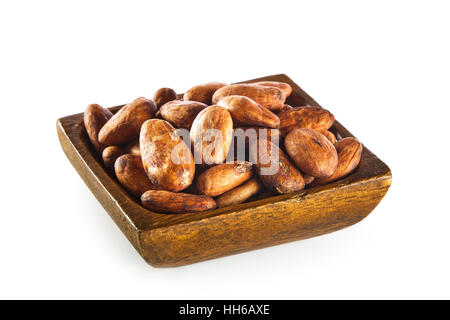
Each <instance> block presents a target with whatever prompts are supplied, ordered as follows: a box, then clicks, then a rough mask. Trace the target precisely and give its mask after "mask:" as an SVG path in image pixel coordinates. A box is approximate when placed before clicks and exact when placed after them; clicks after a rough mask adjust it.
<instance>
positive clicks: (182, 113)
mask: <svg viewBox="0 0 450 320" xmlns="http://www.w3.org/2000/svg"><path fill="white" fill-rule="evenodd" d="M206 107H208V106H207V105H206V104H204V103H201V102H197V101H183V100H174V101H170V102H168V103H166V104H165V105H163V106H162V107H161V109H160V112H161V117H162V118H163V119H164V120H166V121H169V122H170V123H171V124H172V125H173V126H174V127H175V128H183V129H187V130H190V129H191V127H192V123H193V122H194V119H195V118H196V117H197V115H198V114H199V112H200V111H202V110H203V109H205V108H206Z"/></svg>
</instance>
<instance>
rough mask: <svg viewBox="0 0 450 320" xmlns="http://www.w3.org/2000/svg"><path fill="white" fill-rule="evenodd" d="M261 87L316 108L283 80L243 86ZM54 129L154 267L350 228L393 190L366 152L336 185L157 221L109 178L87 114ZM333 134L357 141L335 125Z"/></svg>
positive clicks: (72, 159)
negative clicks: (273, 86) (273, 87)
mask: <svg viewBox="0 0 450 320" xmlns="http://www.w3.org/2000/svg"><path fill="white" fill-rule="evenodd" d="M262 80H272V81H282V82H286V83H289V84H290V85H291V86H292V88H293V92H292V95H291V96H290V97H289V99H288V101H287V103H289V104H291V105H293V106H300V105H306V104H309V105H318V103H317V102H316V101H314V100H313V99H312V98H311V97H310V96H309V95H308V94H307V93H305V92H304V91H303V90H302V89H301V88H300V87H299V86H298V85H296V84H295V83H294V82H293V81H292V80H291V79H290V78H289V77H288V76H286V75H284V74H279V75H273V76H268V77H263V78H259V79H253V80H250V81H245V82H255V81H262ZM119 108H120V106H118V107H114V108H111V110H112V111H113V112H114V111H117V110H118V109H119ZM330 111H331V112H332V110H330ZM57 130H58V137H59V140H60V142H61V146H62V148H63V150H64V152H65V154H66V155H67V157H68V158H69V160H70V162H71V163H72V165H73V166H74V167H75V169H76V170H77V172H78V174H79V175H80V176H81V178H82V179H83V180H84V182H85V183H86V184H87V186H88V187H89V189H90V190H91V191H92V192H93V193H94V195H95V196H96V198H97V199H98V201H100V203H101V204H102V206H103V207H104V208H105V210H106V211H107V212H108V213H109V215H110V216H111V218H112V219H113V220H114V222H115V223H116V224H117V225H118V226H119V228H120V230H122V232H123V233H124V234H125V235H126V237H127V238H128V240H129V241H130V242H131V243H132V244H133V246H134V247H135V248H136V250H137V251H138V252H139V253H140V255H141V256H142V257H143V258H144V259H145V261H147V262H148V263H149V264H150V265H152V266H155V267H172V266H180V265H185V264H190V263H194V262H199V261H203V260H207V259H213V258H217V257H222V256H226V255H231V254H235V253H239V252H244V251H248V250H252V249H258V248H263V247H267V246H271V245H276V244H280V243H285V242H289V241H294V240H300V239H306V238H311V237H315V236H318V235H322V234H325V233H329V232H333V231H336V230H339V229H342V228H345V227H348V226H350V225H352V224H355V223H357V222H359V221H361V220H362V219H364V218H365V217H366V216H367V215H368V214H369V213H370V212H371V211H372V210H373V209H374V208H375V207H376V206H377V204H378V203H379V202H380V201H381V199H382V198H383V196H384V195H385V194H386V192H387V190H388V189H389V186H390V185H391V172H390V170H389V168H388V166H387V165H386V164H384V163H383V162H382V161H381V160H380V159H378V158H377V157H376V156H375V155H374V154H373V153H372V152H370V151H369V150H368V149H367V148H366V147H363V152H362V158H361V163H360V165H359V167H358V168H357V169H356V170H355V171H354V172H353V173H352V174H350V175H349V176H347V177H346V178H344V179H342V180H339V181H336V182H334V183H330V184H327V185H324V186H319V187H314V188H310V189H305V190H302V191H300V192H296V193H292V194H285V195H278V196H273V197H269V198H265V199H262V200H257V201H253V202H249V203H244V204H240V205H235V206H230V207H226V208H221V209H216V210H210V211H205V212H202V213H186V214H160V213H156V212H151V211H149V210H147V209H145V208H144V207H142V206H141V205H140V203H139V199H137V198H134V197H133V196H131V195H130V194H129V193H128V192H127V191H126V190H125V189H124V188H123V187H122V186H121V185H120V184H119V182H118V181H117V180H116V178H115V177H114V176H113V175H111V174H109V173H107V172H106V171H105V169H104V168H103V166H102V162H101V159H100V158H99V156H98V155H97V154H96V153H95V152H94V151H93V150H92V149H91V146H90V143H89V140H88V137H87V133H86V130H85V128H84V125H83V113H79V114H75V115H71V116H67V117H64V118H61V119H59V120H58V121H57ZM331 131H333V132H334V133H335V134H336V135H337V136H340V137H352V134H351V133H350V132H349V131H347V129H345V128H344V127H343V126H342V125H341V124H340V123H339V122H337V121H336V123H335V124H334V126H333V127H332V128H331Z"/></svg>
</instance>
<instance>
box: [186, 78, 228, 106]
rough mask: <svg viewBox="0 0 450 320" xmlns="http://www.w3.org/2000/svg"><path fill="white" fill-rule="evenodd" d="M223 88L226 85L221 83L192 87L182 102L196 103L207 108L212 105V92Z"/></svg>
mask: <svg viewBox="0 0 450 320" xmlns="http://www.w3.org/2000/svg"><path fill="white" fill-rule="evenodd" d="M225 86H226V84H225V83H221V82H208V83H203V84H200V85H197V86H194V87H192V88H190V89H189V90H188V91H186V93H185V94H184V95H183V100H186V101H198V102H202V103H204V104H206V105H208V106H209V105H210V104H212V97H213V95H214V92H216V91H217V90H218V89H220V88H222V87H225Z"/></svg>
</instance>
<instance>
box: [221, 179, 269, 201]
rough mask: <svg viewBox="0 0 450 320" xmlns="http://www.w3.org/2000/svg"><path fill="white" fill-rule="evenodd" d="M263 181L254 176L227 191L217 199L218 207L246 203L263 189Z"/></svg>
mask: <svg viewBox="0 0 450 320" xmlns="http://www.w3.org/2000/svg"><path fill="white" fill-rule="evenodd" d="M263 188H264V187H263V185H262V183H261V181H260V180H259V179H258V178H256V177H254V178H252V179H250V180H248V181H247V182H245V183H244V184H242V185H240V186H238V187H236V188H234V189H232V190H230V191H227V192H225V193H224V194H222V195H221V196H219V197H218V198H217V199H216V203H217V208H223V207H228V206H231V205H236V204H240V203H244V202H245V201H247V200H248V199H249V198H251V197H252V196H254V195H256V194H257V193H258V192H259V191H261V190H262V189H263Z"/></svg>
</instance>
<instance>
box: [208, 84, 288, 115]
mask: <svg viewBox="0 0 450 320" xmlns="http://www.w3.org/2000/svg"><path fill="white" fill-rule="evenodd" d="M233 95H237V96H245V97H248V98H250V99H252V100H253V101H255V102H256V103H258V104H259V105H260V106H262V107H264V108H267V109H269V110H271V111H276V110H279V109H280V108H282V107H283V104H284V101H285V100H286V95H285V94H284V92H283V91H282V90H281V89H278V88H275V87H262V86H258V85H255V84H245V83H243V84H232V85H228V86H225V87H222V88H220V89H219V90H217V91H216V92H215V93H214V95H213V99H212V102H213V103H214V104H217V102H219V101H220V100H221V99H223V98H224V97H227V96H233Z"/></svg>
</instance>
